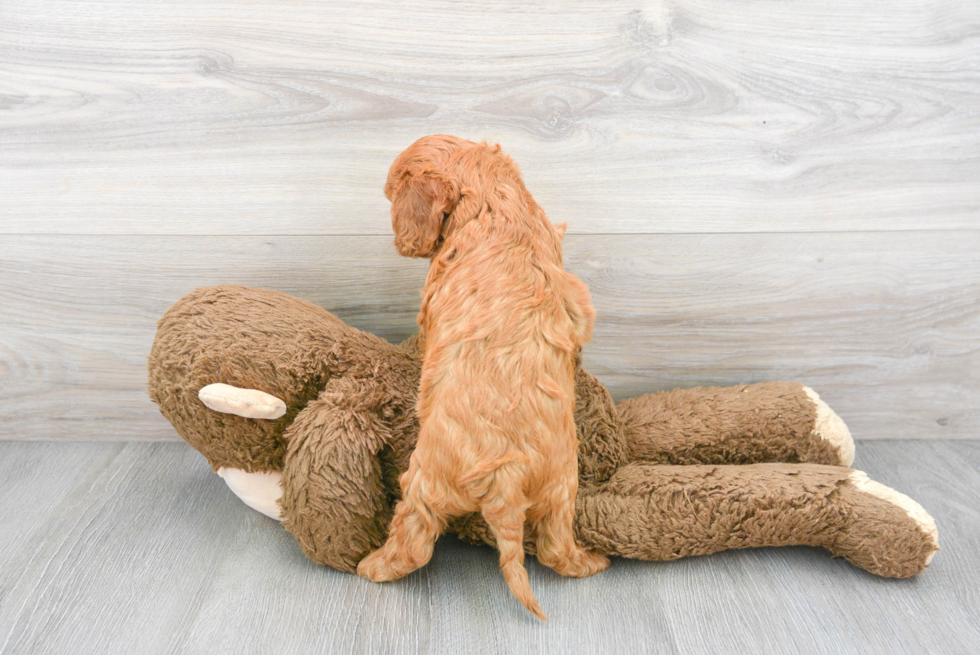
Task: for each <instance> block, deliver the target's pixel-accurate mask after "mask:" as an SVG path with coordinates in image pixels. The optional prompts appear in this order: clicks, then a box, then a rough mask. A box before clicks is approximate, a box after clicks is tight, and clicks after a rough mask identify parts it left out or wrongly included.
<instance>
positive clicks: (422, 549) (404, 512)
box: [357, 466, 445, 582]
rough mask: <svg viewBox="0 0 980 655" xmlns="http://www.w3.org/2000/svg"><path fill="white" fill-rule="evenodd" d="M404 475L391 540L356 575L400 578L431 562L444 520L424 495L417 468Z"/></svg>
mask: <svg viewBox="0 0 980 655" xmlns="http://www.w3.org/2000/svg"><path fill="white" fill-rule="evenodd" d="M405 475H406V479H405V480H404V484H403V488H404V495H405V497H404V498H402V500H401V501H399V502H398V505H396V506H395V513H394V516H393V517H392V519H391V530H389V532H388V540H387V541H386V542H385V544H384V546H382V547H381V548H379V549H378V550H376V551H374V552H373V553H371V554H370V555H368V556H367V557H365V558H364V559H362V560H361V562H360V564H358V565H357V574H358V575H360V576H362V577H365V578H367V579H369V580H371V581H373V582H388V581H391V580H397V579H398V578H402V577H405V576H406V575H408V574H409V573H411V572H412V571H414V570H415V569H418V568H421V567H423V566H425V565H426V564H428V563H429V560H430V559H432V551H433V548H434V547H435V543H436V539H438V538H439V535H440V534H441V533H442V531H443V529H444V527H445V519H444V518H443V517H442V516H439V515H438V514H437V513H436V512H434V511H433V509H432V507H431V506H430V505H429V504H428V503H427V502H425V499H424V498H422V494H421V492H420V489H421V488H422V487H423V486H424V484H423V481H422V474H421V473H419V470H418V468H417V467H416V466H409V470H408V471H407V472H406V473H405Z"/></svg>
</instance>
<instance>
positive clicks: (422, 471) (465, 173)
mask: <svg viewBox="0 0 980 655" xmlns="http://www.w3.org/2000/svg"><path fill="white" fill-rule="evenodd" d="M385 195H386V196H387V197H388V199H389V200H390V201H391V222H392V226H393V227H394V231H395V245H396V246H397V248H398V251H399V252H400V253H401V254H402V255H406V256H409V257H428V258H429V259H430V260H431V263H430V265H429V274H428V277H427V279H426V282H425V288H424V289H423V292H422V305H421V309H420V311H419V316H418V322H419V324H420V325H421V327H422V330H421V332H422V339H423V344H424V345H423V346H422V352H423V360H422V378H421V382H420V385H419V397H418V415H419V420H420V432H419V437H418V444H417V445H416V448H415V451H414V452H413V453H412V457H411V460H410V463H409V467H408V470H407V471H406V472H405V473H404V474H403V475H402V477H401V478H400V480H399V482H400V484H401V491H402V499H401V501H400V502H399V503H398V505H397V506H396V507H395V512H394V517H393V519H392V522H391V531H390V534H389V536H388V540H387V542H386V543H385V544H384V546H383V547H381V548H380V549H378V550H377V551H375V552H374V553H372V554H371V555H369V556H368V557H366V558H365V559H364V560H363V561H361V563H360V565H359V566H358V567H357V572H358V573H359V574H360V575H362V576H364V577H366V578H369V579H371V580H374V581H375V582H381V581H386V580H394V579H396V578H400V577H402V576H404V575H407V574H408V573H410V572H411V571H414V570H415V569H417V568H419V567H420V566H423V565H425V564H426V563H427V562H428V561H429V559H430V558H431V557H432V549H433V545H434V543H435V540H436V538H437V537H438V536H439V535H440V534H441V533H442V532H443V530H444V529H445V527H446V523H447V521H448V520H449V519H451V518H453V517H457V516H460V515H463V514H468V513H472V512H477V511H479V512H481V513H482V515H483V517H484V519H485V520H486V522H487V525H489V527H490V530H491V531H492V533H493V536H494V537H495V540H496V543H497V548H498V549H499V551H500V568H501V569H502V571H503V574H504V578H505V579H506V580H507V584H508V586H509V587H510V589H511V591H512V592H513V593H514V595H515V596H516V597H517V598H518V600H520V601H521V603H523V604H524V606H525V607H526V608H527V609H529V610H530V611H532V612H534V614H536V615H537V616H538V617H539V618H541V619H544V620H547V619H546V617H545V615H544V613H543V612H542V611H541V607H540V606H539V605H538V603H537V600H536V599H535V598H534V594H533V593H532V591H531V587H530V584H529V583H528V576H527V571H526V569H525V568H524V524H525V520H528V521H529V522H530V524H531V526H532V529H533V532H534V535H535V539H536V545H537V556H538V560H539V561H540V562H542V563H543V564H545V565H547V566H550V567H551V568H553V569H554V570H555V571H557V572H558V573H560V574H562V575H567V576H575V577H583V576H587V575H591V574H593V573H597V572H598V571H601V570H603V569H605V568H606V567H607V566H608V565H609V560H608V558H606V557H605V556H604V555H599V554H595V553H590V552H588V551H586V550H584V549H582V548H581V547H580V546H578V545H577V544H576V543H575V539H574V536H573V526H572V522H573V513H574V509H575V496H576V493H577V491H578V458H577V450H578V440H577V439H576V436H575V423H574V419H573V412H574V410H575V388H574V375H575V373H574V360H575V354H576V351H577V349H578V348H579V347H580V346H581V345H582V344H584V343H585V342H586V341H588V340H589V338H590V336H591V333H592V323H593V317H594V312H593V309H592V305H591V301H590V298H589V292H588V288H587V287H586V286H585V284H583V283H582V282H580V281H579V280H578V279H577V278H575V277H574V276H572V275H571V274H569V273H566V272H565V270H564V267H563V264H562V251H561V239H562V236H563V234H564V231H565V227H564V225H562V226H560V227H555V226H554V225H552V224H551V222H550V221H549V220H548V218H547V216H545V214H544V211H542V210H541V208H540V207H539V206H538V205H537V204H536V203H535V202H534V200H533V199H532V198H531V194H530V193H528V191H527V189H526V188H525V187H524V182H523V180H522V179H521V175H520V173H519V171H518V169H517V166H516V165H515V164H514V163H513V162H512V161H511V159H510V158H509V157H507V156H506V155H504V154H503V153H502V152H501V151H500V146H499V145H498V146H489V145H487V144H486V143H473V142H471V141H466V140H463V139H460V138H457V137H453V136H447V135H436V136H428V137H424V138H422V139H419V140H418V141H416V142H415V143H414V144H412V145H411V146H410V147H409V148H408V149H407V150H405V151H404V152H403V153H402V154H401V155H399V156H398V158H397V159H396V160H395V162H394V164H392V166H391V170H390V171H389V173H388V181H387V183H386V184H385Z"/></svg>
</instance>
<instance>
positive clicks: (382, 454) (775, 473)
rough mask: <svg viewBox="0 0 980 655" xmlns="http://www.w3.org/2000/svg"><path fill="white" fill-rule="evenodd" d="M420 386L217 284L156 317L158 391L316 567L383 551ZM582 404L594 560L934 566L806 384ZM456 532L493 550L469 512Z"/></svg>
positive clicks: (414, 357)
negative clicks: (803, 560)
mask: <svg viewBox="0 0 980 655" xmlns="http://www.w3.org/2000/svg"><path fill="white" fill-rule="evenodd" d="M419 371H420V363H419V358H418V352H417V348H416V343H415V339H414V338H412V339H409V340H408V341H407V342H405V343H404V344H401V345H394V344H391V343H389V342H387V341H385V340H384V339H381V338H379V337H376V336H374V335H371V334H368V333H366V332H363V331H361V330H357V329H355V328H352V327H350V326H348V325H346V324H345V323H343V322H342V321H341V320H340V319H338V318H337V317H335V316H334V315H332V314H331V313H329V312H327V311H326V310H324V309H321V308H319V307H317V306H315V305H312V304H310V303H307V302H305V301H303V300H299V299H297V298H293V297H290V296H287V295H285V294H281V293H277V292H274V291H267V290H262V289H253V288H246V287H238V286H218V287H208V288H202V289H198V290H196V291H194V292H192V293H190V294H188V295H187V296H185V297H184V298H182V299H181V300H180V301H179V302H178V303H177V304H176V305H174V306H173V307H172V308H171V309H170V310H169V311H168V312H167V313H166V314H165V315H164V317H163V318H162V319H161V320H160V322H159V329H158V332H157V336H156V340H155V342H154V344H153V349H152V352H151V355H150V358H149V392H150V396H151V397H152V398H153V400H154V401H155V402H156V403H157V404H158V405H159V406H160V411H161V412H162V413H163V415H164V416H165V417H166V418H167V419H168V420H169V421H170V422H171V423H172V424H173V426H174V427H175V428H176V430H177V432H178V433H179V434H180V436H181V437H183V438H184V439H185V440H186V441H187V442H188V443H190V444H191V445H192V446H193V447H194V448H196V449H197V450H198V451H200V452H201V454H203V455H204V456H205V457H206V458H207V459H208V461H209V462H210V464H211V466H212V467H213V468H214V470H215V471H217V472H218V473H219V475H221V476H222V477H223V478H224V479H225V481H226V482H227V483H228V484H229V486H230V487H231V488H232V490H233V491H235V493H236V494H238V495H239V496H240V497H241V498H242V499H243V500H244V501H245V502H246V503H248V504H249V505H250V506H252V507H254V508H256V509H258V510H259V511H262V512H263V513H266V514H267V515H269V516H272V517H274V518H277V519H280V520H281V521H282V523H283V526H284V527H285V528H286V529H287V530H288V531H289V532H290V533H292V535H293V536H294V537H295V538H296V540H297V542H298V543H299V545H300V547H301V548H302V549H303V551H304V552H305V553H306V554H307V555H308V556H309V557H310V558H312V559H313V560H315V561H317V562H319V563H322V564H327V565H329V566H332V567H334V568H337V569H340V570H343V571H354V569H355V568H356V566H357V563H358V562H359V561H360V559H361V558H362V557H364V556H365V555H366V554H367V553H369V552H371V551H372V550H374V549H375V548H377V547H379V546H380V545H381V544H382V543H383V542H384V539H385V536H386V530H387V526H388V521H389V520H390V516H391V511H392V509H393V507H394V504H395V503H396V502H397V500H398V495H399V486H398V475H399V474H400V473H401V472H402V471H403V470H404V469H405V467H406V466H407V463H408V460H409V456H410V455H411V452H412V449H413V447H414V444H415V439H416V437H417V435H418V422H417V419H416V416H415V411H414V407H415V397H416V390H417V385H418V380H419ZM576 394H577V406H576V413H575V418H576V423H577V426H578V438H579V440H580V442H581V444H580V446H579V479H580V484H579V492H578V498H577V503H576V508H577V519H576V537H577V539H578V541H579V542H580V543H581V544H582V545H583V546H585V547H586V548H588V549H590V550H597V551H600V552H604V553H607V554H609V555H616V556H620V557H630V558H636V559H646V560H671V559H676V558H679V557H684V556H688V555H704V554H707V553H714V552H718V551H721V550H727V549H731V548H750V547H757V546H783V545H809V546H822V547H824V548H827V549H828V550H830V551H831V552H832V553H833V554H834V555H837V556H841V557H844V558H846V559H847V560H848V561H850V562H851V563H853V564H855V565H856V566H859V567H861V568H863V569H865V570H867V571H870V572H871V573H875V574H877V575H882V576H888V577H909V576H912V575H915V574H917V573H919V572H921V571H922V570H923V569H924V568H925V567H926V566H927V565H928V563H929V560H930V559H931V558H932V555H933V553H934V552H935V551H936V550H938V538H937V531H936V526H935V523H934V522H933V520H932V518H931V517H930V516H929V515H928V514H927V513H926V512H925V510H924V509H923V508H922V507H921V506H920V505H919V504H918V503H916V502H915V501H913V500H912V499H910V498H908V497H907V496H904V495H902V494H900V493H898V492H897V491H894V490H892V489H890V488H888V487H886V486H884V485H881V484H879V483H877V482H874V481H872V480H870V479H868V477H867V476H866V475H865V474H864V473H862V472H860V471H856V470H853V469H850V468H848V467H849V466H850V464H851V462H852V461H853V456H854V445H853V442H852V441H851V437H850V434H849V433H848V431H847V428H846V426H845V425H844V423H843V421H841V419H840V418H839V417H837V415H836V414H834V412H833V411H832V410H831V409H830V408H829V407H828V406H827V405H826V404H824V403H823V402H822V401H821V400H820V399H819V398H818V397H817V395H816V394H815V393H814V392H813V391H812V390H810V389H808V388H807V387H804V386H803V385H801V384H797V383H790V382H767V383H761V384H752V385H739V386H735V387H724V388H721V387H711V388H700V389H689V390H675V391H665V392H660V393H654V394H648V395H645V396H641V397H638V398H631V399H628V400H624V401H621V402H619V403H618V404H615V403H613V401H612V398H611V397H610V395H609V393H608V392H607V391H606V389H605V387H604V386H603V385H602V384H601V383H600V382H599V381H598V380H596V378H594V377H593V376H592V375H590V374H589V373H588V372H587V371H585V370H584V369H583V368H582V367H581V365H580V364H579V365H578V366H577V368H576ZM448 529H449V531H452V532H455V533H456V534H458V535H459V536H460V537H462V538H464V539H466V540H468V541H472V542H476V543H491V544H492V537H491V535H490V532H489V529H488V527H487V526H486V524H485V523H484V522H483V521H482V519H481V517H480V516H479V515H471V516H467V517H464V518H462V519H459V520H457V521H454V522H453V523H451V524H450V525H449V527H448ZM526 545H527V550H528V552H529V553H532V554H533V552H534V548H533V542H532V541H530V540H528V541H527V544H526Z"/></svg>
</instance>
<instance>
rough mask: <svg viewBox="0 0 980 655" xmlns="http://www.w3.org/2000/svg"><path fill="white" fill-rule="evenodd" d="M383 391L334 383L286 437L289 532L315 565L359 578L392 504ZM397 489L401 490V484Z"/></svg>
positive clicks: (285, 521)
mask: <svg viewBox="0 0 980 655" xmlns="http://www.w3.org/2000/svg"><path fill="white" fill-rule="evenodd" d="M381 402H383V400H381V399H379V397H378V390H377V385H376V384H372V383H371V382H370V381H360V380H354V379H350V378H343V379H336V380H331V381H330V383H328V384H327V386H326V388H325V389H324V391H323V393H321V394H320V396H319V398H317V399H316V400H314V401H313V402H311V403H309V404H308V405H307V406H306V408H305V409H303V411H301V412H300V413H299V414H298V415H297V416H296V420H295V421H294V422H293V424H292V425H291V426H290V427H289V429H288V430H287V431H286V434H285V437H286V441H287V443H288V444H289V446H288V450H287V452H286V457H285V463H284V466H283V469H282V479H281V483H280V484H281V487H282V498H281V500H280V501H279V503H280V506H281V509H282V512H281V514H282V519H283V526H284V527H285V528H286V529H287V530H288V531H289V532H290V533H292V535H293V536H294V537H295V538H296V541H298V542H299V545H300V547H301V548H302V549H303V551H304V552H305V553H306V554H307V556H309V557H310V559H312V560H314V561H316V562H319V563H320V564H327V565H329V566H332V567H334V568H336V569H340V570H342V571H349V572H353V571H354V570H355V569H356V567H357V563H358V562H359V561H360V560H361V558H363V557H364V555H366V554H367V553H368V552H370V551H372V550H374V549H375V548H378V547H379V546H380V545H381V544H382V543H383V542H384V538H385V535H386V532H387V528H388V523H389V521H390V520H391V509H392V504H393V503H392V501H393V499H390V498H389V493H392V490H390V489H389V488H388V487H389V485H388V484H386V482H388V483H390V482H391V481H390V480H388V481H386V480H385V472H384V471H383V470H382V463H381V460H380V459H379V457H378V452H379V451H380V450H381V449H382V448H383V447H384V446H385V445H388V444H389V442H390V439H391V432H390V426H389V424H388V423H387V422H386V421H384V420H382V419H381V417H380V416H378V414H377V413H376V410H377V408H378V406H379V404H380V403H381ZM395 486H396V488H397V485H395Z"/></svg>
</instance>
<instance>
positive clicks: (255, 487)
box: [218, 468, 282, 521]
mask: <svg viewBox="0 0 980 655" xmlns="http://www.w3.org/2000/svg"><path fill="white" fill-rule="evenodd" d="M218 475H220V476H221V477H222V478H223V479H224V481H225V484H227V485H228V488H229V489H231V490H232V492H233V493H234V494H235V495H236V496H238V497H239V498H240V499H241V500H242V502H243V503H245V504H246V505H248V506H249V507H251V508H252V509H254V510H256V511H258V512H262V513H263V514H265V515H266V516H268V517H269V518H270V519H275V520H277V521H281V520H282V514H281V513H280V510H279V502H278V501H279V499H280V498H281V497H282V487H281V486H279V481H280V480H281V479H282V475H281V474H279V473H275V472H268V473H265V472H259V473H249V472H248V471H243V470H242V469H232V468H220V469H218Z"/></svg>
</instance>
